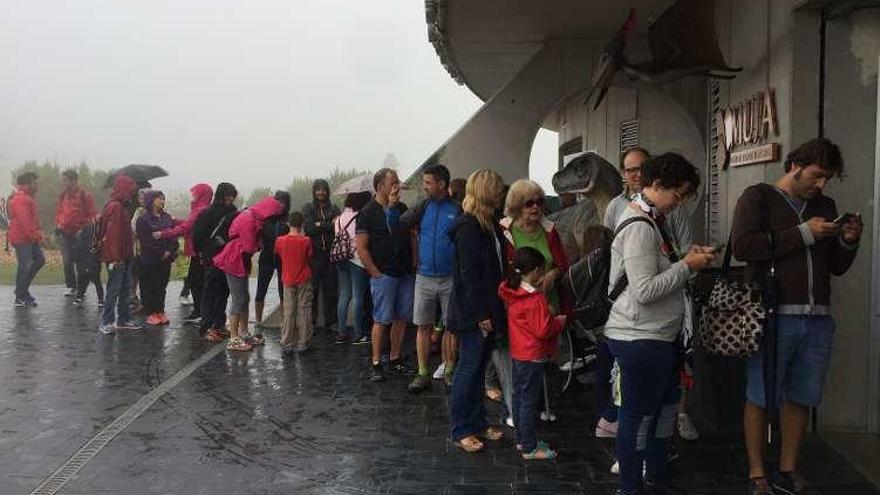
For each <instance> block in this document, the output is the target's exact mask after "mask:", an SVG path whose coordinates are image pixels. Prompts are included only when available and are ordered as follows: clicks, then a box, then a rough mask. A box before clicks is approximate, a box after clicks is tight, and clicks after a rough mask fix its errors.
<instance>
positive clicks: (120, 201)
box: [101, 175, 137, 263]
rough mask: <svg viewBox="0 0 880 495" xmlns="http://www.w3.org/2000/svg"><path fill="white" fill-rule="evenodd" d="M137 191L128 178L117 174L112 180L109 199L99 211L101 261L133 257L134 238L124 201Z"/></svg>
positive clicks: (117, 260) (106, 261)
mask: <svg viewBox="0 0 880 495" xmlns="http://www.w3.org/2000/svg"><path fill="white" fill-rule="evenodd" d="M136 192H137V185H136V184H135V183H134V181H133V180H131V179H130V178H128V177H126V176H124V175H119V176H117V177H116V179H115V180H114V181H113V192H112V193H111V194H110V200H109V201H107V204H106V205H104V210H103V211H102V212H101V232H103V233H104V237H103V238H102V241H101V245H102V247H101V261H103V262H104V263H118V262H120V261H129V260H131V259H132V258H133V257H134V239H133V236H134V234H132V231H131V218H129V216H128V209H127V208H126V203H128V202H129V201H131V198H133V197H134V195H135V193H136Z"/></svg>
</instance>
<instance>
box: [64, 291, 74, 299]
mask: <svg viewBox="0 0 880 495" xmlns="http://www.w3.org/2000/svg"><path fill="white" fill-rule="evenodd" d="M74 296H76V289H67V292H65V293H64V297H74Z"/></svg>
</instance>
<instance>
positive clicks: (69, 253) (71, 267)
mask: <svg viewBox="0 0 880 495" xmlns="http://www.w3.org/2000/svg"><path fill="white" fill-rule="evenodd" d="M58 244H59V246H60V247H61V264H62V266H63V267H64V285H66V286H67V288H68V289H76V288H77V287H79V284H77V282H76V278H77V275H78V272H79V270H78V267H77V265H78V264H79V259H78V257H77V253H79V251H80V250H79V246H78V244H79V240H78V239H77V237H76V233H73V234H68V233H65V232H58Z"/></svg>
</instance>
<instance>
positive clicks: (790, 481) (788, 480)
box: [771, 472, 807, 495]
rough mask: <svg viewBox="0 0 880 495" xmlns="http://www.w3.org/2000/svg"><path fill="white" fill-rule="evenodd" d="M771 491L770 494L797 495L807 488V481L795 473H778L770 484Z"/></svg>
mask: <svg viewBox="0 0 880 495" xmlns="http://www.w3.org/2000/svg"><path fill="white" fill-rule="evenodd" d="M771 485H772V487H773V491H772V492H771V493H775V494H777V495H778V494H783V495H798V494H800V493H802V492H803V491H804V488H806V487H807V480H805V479H803V478H802V477H801V475H799V474H797V473H783V472H780V473H779V476H777V477H776V478H775V479H774V480H773V482H772V483H771Z"/></svg>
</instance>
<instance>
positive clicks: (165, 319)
mask: <svg viewBox="0 0 880 495" xmlns="http://www.w3.org/2000/svg"><path fill="white" fill-rule="evenodd" d="M158 316H159V322H160V323H159V324H160V325H170V324H171V320H169V319H168V315H166V314H165V313H158Z"/></svg>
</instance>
